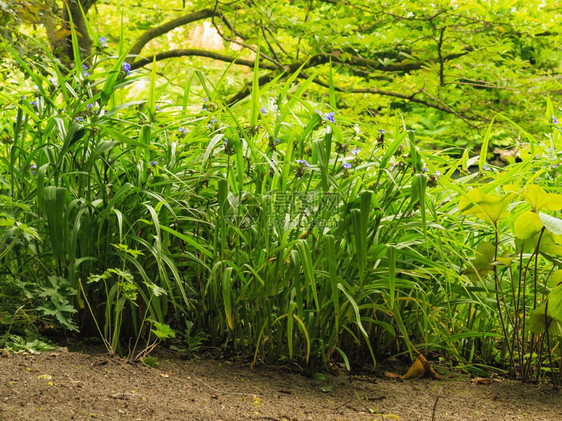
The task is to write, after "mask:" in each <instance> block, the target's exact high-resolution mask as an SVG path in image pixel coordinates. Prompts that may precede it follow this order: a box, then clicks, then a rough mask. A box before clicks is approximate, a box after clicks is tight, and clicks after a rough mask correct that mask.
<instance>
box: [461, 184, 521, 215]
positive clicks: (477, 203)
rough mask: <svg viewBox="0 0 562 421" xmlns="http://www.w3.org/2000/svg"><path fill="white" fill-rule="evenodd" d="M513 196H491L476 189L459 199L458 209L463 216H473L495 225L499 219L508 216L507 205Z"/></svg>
mask: <svg viewBox="0 0 562 421" xmlns="http://www.w3.org/2000/svg"><path fill="white" fill-rule="evenodd" d="M512 197H513V194H504V195H502V196H493V195H491V194H487V193H484V192H482V190H481V189H479V188H476V189H473V190H471V191H470V192H469V193H467V194H466V195H464V196H463V197H461V199H460V201H459V209H460V210H461V212H462V213H464V214H465V215H473V216H476V217H477V218H480V219H482V220H484V221H487V222H491V223H493V224H496V223H497V222H498V221H499V220H500V219H502V218H505V217H506V216H507V215H509V212H508V210H507V205H508V204H509V203H510V200H511V199H512Z"/></svg>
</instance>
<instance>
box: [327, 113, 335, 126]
mask: <svg viewBox="0 0 562 421" xmlns="http://www.w3.org/2000/svg"><path fill="white" fill-rule="evenodd" d="M326 120H328V121H329V122H330V123H335V122H336V120H334V113H333V112H331V113H326Z"/></svg>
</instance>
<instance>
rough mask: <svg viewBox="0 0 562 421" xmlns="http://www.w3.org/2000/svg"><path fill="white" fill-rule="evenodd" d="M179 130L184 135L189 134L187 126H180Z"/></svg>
mask: <svg viewBox="0 0 562 421" xmlns="http://www.w3.org/2000/svg"><path fill="white" fill-rule="evenodd" d="M179 131H180V133H181V134H184V135H185V134H187V129H186V128H185V127H180V128H179Z"/></svg>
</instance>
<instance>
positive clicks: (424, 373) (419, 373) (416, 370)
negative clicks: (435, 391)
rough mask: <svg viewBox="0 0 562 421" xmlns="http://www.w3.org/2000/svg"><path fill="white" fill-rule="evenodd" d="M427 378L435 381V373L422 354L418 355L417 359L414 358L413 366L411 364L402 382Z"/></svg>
mask: <svg viewBox="0 0 562 421" xmlns="http://www.w3.org/2000/svg"><path fill="white" fill-rule="evenodd" d="M428 377H429V378H431V379H436V378H437V373H436V372H435V370H433V368H432V367H431V365H430V364H429V362H428V361H427V360H426V359H425V357H424V356H423V355H422V354H418V358H416V361H414V364H412V366H411V367H410V369H409V370H408V372H407V373H406V374H404V375H403V376H402V380H412V379H422V378H428Z"/></svg>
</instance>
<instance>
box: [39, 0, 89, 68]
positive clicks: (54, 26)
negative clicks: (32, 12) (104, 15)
mask: <svg viewBox="0 0 562 421" xmlns="http://www.w3.org/2000/svg"><path fill="white" fill-rule="evenodd" d="M96 1H97V0H63V5H62V7H59V5H58V4H57V1H56V0H45V6H46V8H47V10H48V12H47V13H45V14H44V16H43V19H42V21H43V24H44V25H45V29H46V32H47V37H48V38H49V43H50V44H51V50H52V52H53V54H54V55H55V57H57V58H58V59H60V61H61V63H62V64H63V65H65V66H67V67H69V68H70V67H72V65H73V63H74V50H73V48H72V36H71V32H70V22H71V19H70V18H71V17H72V22H73V23H74V30H75V31H76V37H77V39H78V51H79V52H80V58H81V60H82V61H85V62H88V61H89V58H90V56H91V54H92V39H91V38H90V35H89V34H88V28H87V27H86V22H85V20H84V16H83V14H82V10H84V14H87V13H88V10H90V8H91V7H92V6H93V5H94V3H95V2H96ZM80 5H81V6H82V10H80Z"/></svg>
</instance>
